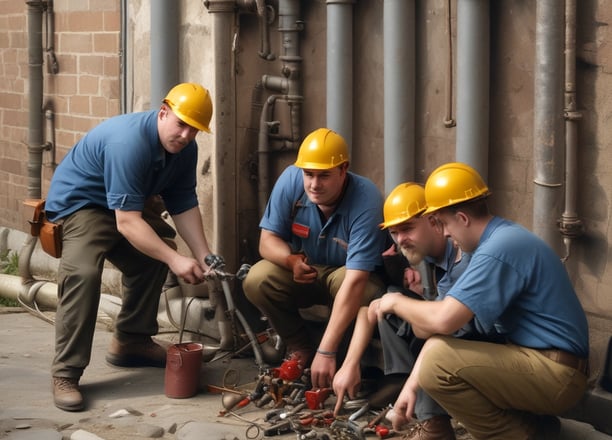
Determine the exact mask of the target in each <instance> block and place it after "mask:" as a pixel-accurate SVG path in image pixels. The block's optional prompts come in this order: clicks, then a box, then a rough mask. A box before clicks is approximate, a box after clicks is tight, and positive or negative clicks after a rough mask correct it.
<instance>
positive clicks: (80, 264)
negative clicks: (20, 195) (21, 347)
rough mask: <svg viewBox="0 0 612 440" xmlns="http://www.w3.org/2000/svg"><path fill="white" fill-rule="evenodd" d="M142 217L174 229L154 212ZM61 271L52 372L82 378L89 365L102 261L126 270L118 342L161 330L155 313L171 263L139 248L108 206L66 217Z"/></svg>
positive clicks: (169, 232) (165, 231)
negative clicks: (118, 228)
mask: <svg viewBox="0 0 612 440" xmlns="http://www.w3.org/2000/svg"><path fill="white" fill-rule="evenodd" d="M143 218H144V219H145V220H147V222H148V223H149V224H150V225H151V226H152V227H153V229H154V230H155V231H156V232H157V233H158V234H160V236H162V237H168V238H173V237H174V235H175V233H174V230H173V229H172V228H171V227H170V226H169V225H168V224H167V223H165V222H164V221H163V219H161V217H159V215H156V214H155V213H153V212H149V211H147V210H145V211H144V212H143ZM63 236H64V237H63V250H62V258H61V261H60V265H59V270H58V306H57V313H56V316H55V358H54V359H53V364H52V366H51V372H52V374H53V376H60V377H72V378H79V377H81V375H82V374H83V370H84V369H85V367H86V366H87V365H88V364H89V361H90V357H91V346H92V341H93V336H94V330H95V326H96V318H97V313H98V305H99V302H100V288H101V281H102V270H103V268H104V261H105V260H108V261H110V262H111V263H113V265H114V266H115V267H117V269H119V270H120V271H121V272H122V305H121V311H120V312H119V315H118V317H117V320H116V322H115V327H116V329H115V335H116V337H117V338H118V339H119V340H129V338H130V337H133V338H138V337H147V336H152V335H154V334H156V333H157V331H158V326H157V312H158V306H159V298H160V293H161V289H162V286H163V284H164V281H165V280H166V276H167V273H168V266H167V265H166V264H164V263H162V262H161V261H158V260H154V259H152V258H150V257H148V256H146V255H144V254H142V253H141V252H139V251H138V250H136V249H135V248H134V247H133V246H132V245H131V244H130V243H129V242H128V241H127V240H126V239H125V238H124V237H123V235H121V234H120V233H119V231H117V226H116V221H115V215H114V212H113V211H109V210H107V209H97V208H86V209H81V210H79V211H77V212H75V213H74V214H72V215H69V216H68V217H66V218H65V220H64V222H63Z"/></svg>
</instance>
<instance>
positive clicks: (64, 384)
mask: <svg viewBox="0 0 612 440" xmlns="http://www.w3.org/2000/svg"><path fill="white" fill-rule="evenodd" d="M53 382H54V384H55V386H56V387H57V388H58V389H59V390H61V391H72V390H77V389H78V383H79V382H78V380H77V379H73V378H70V377H54V378H53Z"/></svg>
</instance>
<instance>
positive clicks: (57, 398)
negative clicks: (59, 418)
mask: <svg viewBox="0 0 612 440" xmlns="http://www.w3.org/2000/svg"><path fill="white" fill-rule="evenodd" d="M53 402H54V403H55V406H57V407H58V408H59V409H63V410H64V411H82V410H83V408H84V405H83V396H82V395H81V391H80V390H79V379H78V378H74V377H57V376H53Z"/></svg>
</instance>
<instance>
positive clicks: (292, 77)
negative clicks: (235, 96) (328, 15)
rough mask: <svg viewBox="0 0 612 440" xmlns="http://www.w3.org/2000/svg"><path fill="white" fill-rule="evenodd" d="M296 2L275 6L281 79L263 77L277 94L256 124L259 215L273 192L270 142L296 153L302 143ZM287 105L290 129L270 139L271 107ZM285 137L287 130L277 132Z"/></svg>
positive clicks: (284, 0)
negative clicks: (279, 103) (257, 133)
mask: <svg viewBox="0 0 612 440" xmlns="http://www.w3.org/2000/svg"><path fill="white" fill-rule="evenodd" d="M303 28H304V26H303V20H302V17H301V10H300V1H299V0H281V1H280V2H279V5H278V30H279V33H280V39H281V44H280V53H281V54H280V56H279V59H280V60H281V61H282V62H283V65H282V67H281V74H282V76H272V75H263V77H262V79H261V84H262V86H263V87H264V89H265V90H268V91H273V92H276V93H275V94H273V95H271V96H269V97H268V98H267V100H266V102H265V104H264V106H263V109H262V112H261V116H260V121H259V136H258V146H257V153H258V211H259V215H260V216H261V215H263V213H264V210H265V207H266V203H267V201H268V198H269V196H270V192H271V190H272V180H271V171H270V170H271V166H270V154H271V153H272V152H273V151H274V150H273V148H272V147H271V145H270V142H271V140H272V138H274V140H275V141H276V142H277V143H278V142H280V143H281V144H282V145H281V147H282V148H283V149H285V150H287V149H297V148H298V147H299V145H300V142H301V139H302V126H301V116H302V102H303V100H304V98H303V96H302V57H301V55H300V34H299V33H300V32H301V31H302V30H303ZM281 100H282V101H286V102H287V103H288V107H289V109H290V110H289V111H290V115H289V121H290V127H289V129H288V134H284V135H274V136H273V135H271V134H270V129H271V128H272V127H276V126H277V125H279V121H275V120H273V119H274V106H275V104H276V102H277V101H281ZM276 131H279V130H276ZM280 132H281V133H282V132H284V133H287V130H280Z"/></svg>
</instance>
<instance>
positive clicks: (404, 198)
mask: <svg viewBox="0 0 612 440" xmlns="http://www.w3.org/2000/svg"><path fill="white" fill-rule="evenodd" d="M426 208H427V205H426V204H425V189H423V187H422V186H421V185H419V184H418V183H413V182H406V183H401V184H399V185H398V186H396V187H395V188H393V191H391V192H390V193H389V195H388V196H387V199H386V200H385V205H384V206H383V214H384V219H385V221H384V222H383V223H381V224H380V225H379V226H380V228H381V229H387V228H390V227H391V226H396V225H399V224H400V223H404V222H406V221H408V220H410V219H411V218H413V217H416V216H418V215H420V214H422V213H423V212H425V209H426Z"/></svg>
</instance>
